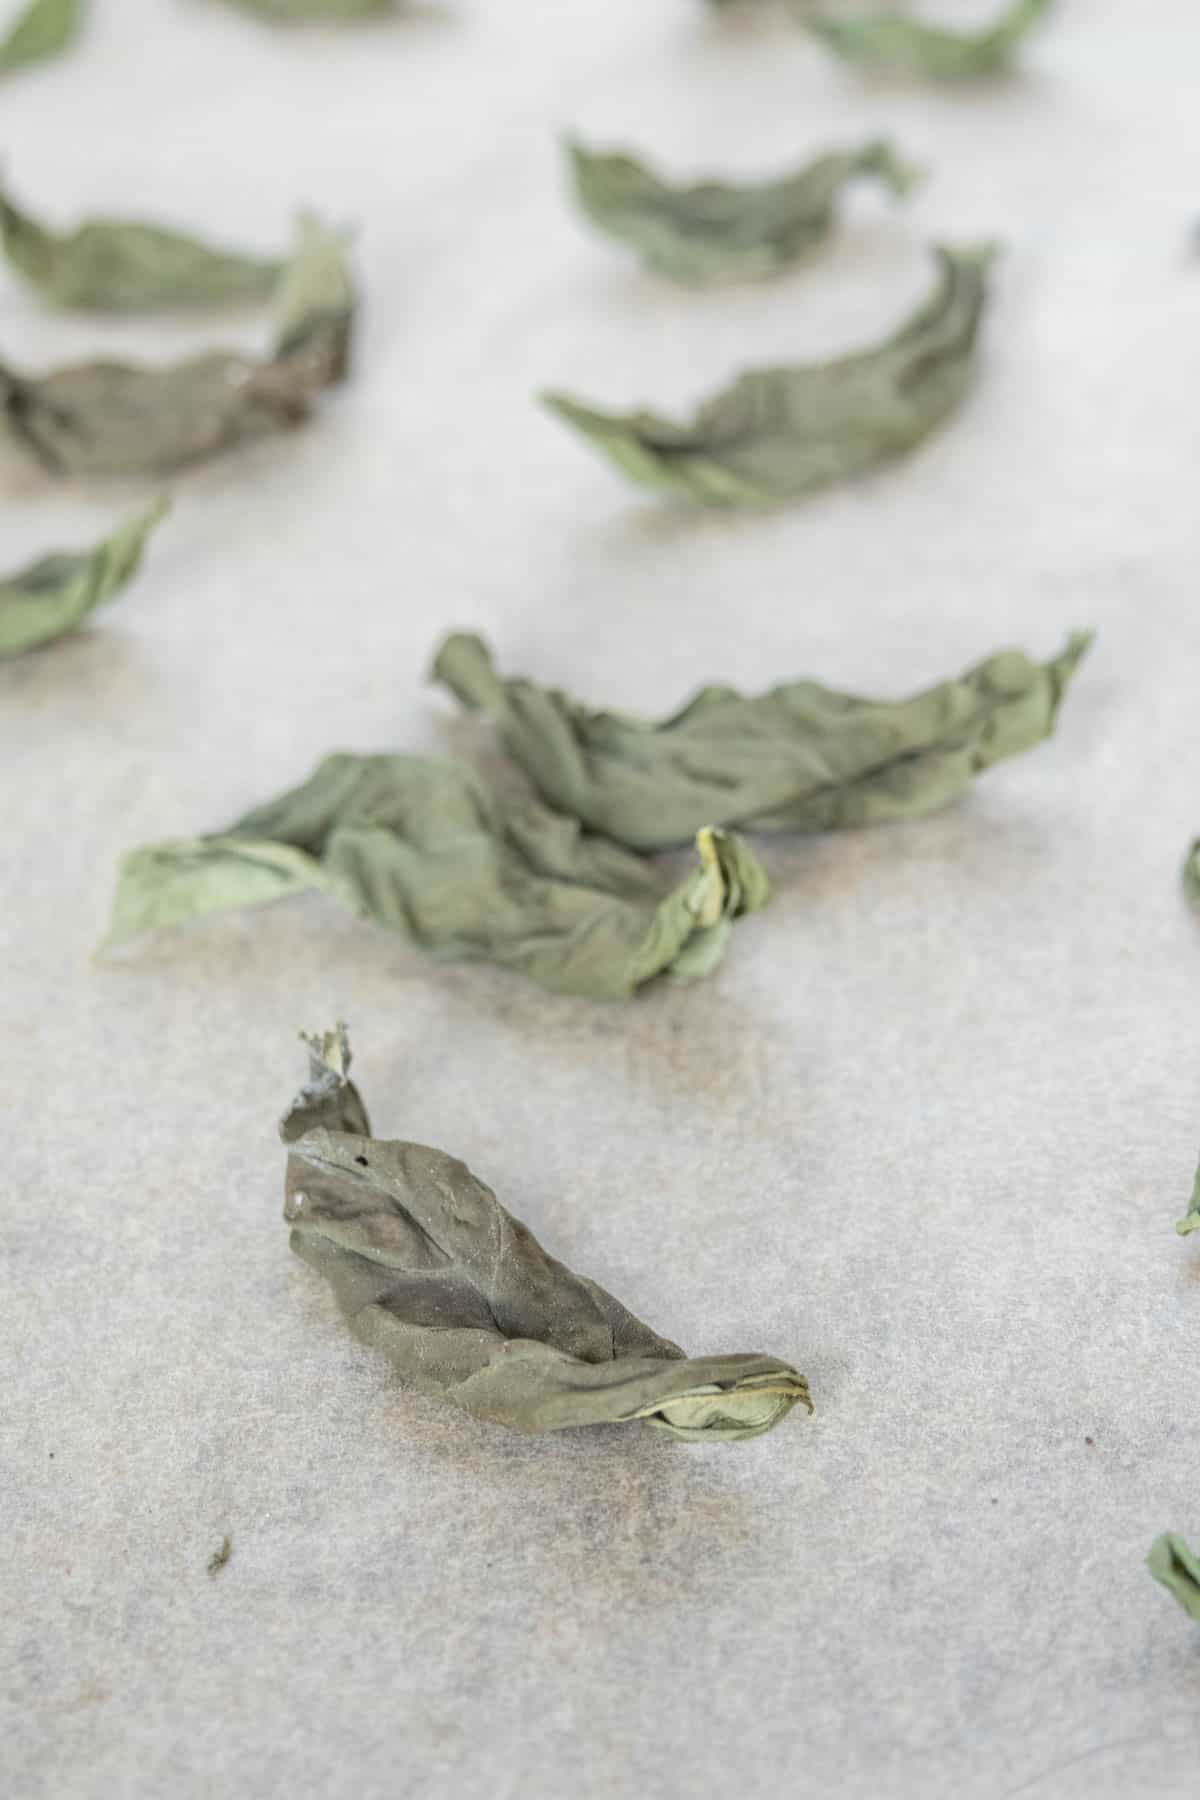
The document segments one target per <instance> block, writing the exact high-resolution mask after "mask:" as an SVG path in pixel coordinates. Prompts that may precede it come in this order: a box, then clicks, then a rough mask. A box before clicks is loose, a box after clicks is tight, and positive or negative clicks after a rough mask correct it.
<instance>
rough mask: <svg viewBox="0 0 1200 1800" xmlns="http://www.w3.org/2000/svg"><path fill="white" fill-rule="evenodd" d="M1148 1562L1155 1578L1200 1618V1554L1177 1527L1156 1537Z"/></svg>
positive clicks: (1148, 1566) (1188, 1610) (1195, 1616)
mask: <svg viewBox="0 0 1200 1800" xmlns="http://www.w3.org/2000/svg"><path fill="white" fill-rule="evenodd" d="M1146 1566H1147V1568H1148V1569H1149V1570H1150V1573H1151V1574H1152V1575H1153V1577H1154V1579H1155V1581H1159V1582H1161V1583H1162V1585H1163V1587H1165V1588H1166V1589H1167V1591H1168V1592H1169V1593H1172V1594H1174V1596H1175V1598H1176V1600H1178V1602H1179V1604H1180V1606H1182V1608H1183V1610H1184V1612H1185V1613H1187V1615H1188V1617H1189V1618H1192V1619H1197V1620H1200V1556H1197V1555H1196V1554H1195V1552H1194V1551H1192V1550H1189V1549H1188V1546H1187V1544H1186V1543H1185V1542H1184V1540H1183V1539H1182V1538H1181V1537H1177V1536H1176V1534H1175V1533H1174V1532H1173V1531H1164V1532H1163V1534H1162V1536H1161V1537H1159V1538H1155V1540H1154V1543H1153V1545H1152V1546H1151V1549H1150V1554H1149V1556H1148V1557H1147V1558H1146Z"/></svg>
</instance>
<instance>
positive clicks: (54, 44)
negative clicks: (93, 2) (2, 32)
mask: <svg viewBox="0 0 1200 1800" xmlns="http://www.w3.org/2000/svg"><path fill="white" fill-rule="evenodd" d="M82 24H83V0H30V4H29V5H28V6H27V7H26V8H25V10H24V12H23V13H21V14H20V15H19V16H18V18H17V20H16V22H15V24H14V25H13V27H12V29H11V30H10V31H9V33H8V35H7V36H6V37H4V38H0V75H6V74H7V73H8V72H9V70H10V69H22V68H24V67H25V65H26V64H27V63H35V62H42V61H44V60H45V59H46V58H47V57H51V56H57V55H58V53H59V52H60V50H65V49H66V48H67V46H68V45H69V44H71V43H73V42H74V40H75V38H77V37H78V35H79V29H80V26H81V25H82Z"/></svg>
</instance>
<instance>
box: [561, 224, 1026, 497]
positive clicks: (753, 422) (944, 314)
mask: <svg viewBox="0 0 1200 1800" xmlns="http://www.w3.org/2000/svg"><path fill="white" fill-rule="evenodd" d="M992 254H993V252H992V251H991V250H990V249H976V250H938V251H937V252H936V255H937V260H938V266H939V275H938V281H937V285H936V288H935V290H934V292H933V294H932V295H931V297H930V298H929V299H928V300H927V301H925V303H924V304H923V305H922V306H920V307H919V308H918V309H917V311H916V312H915V313H913V315H912V317H911V318H910V319H909V320H908V322H907V324H905V325H903V326H901V328H900V329H899V330H898V331H897V332H895V333H894V334H893V335H892V336H891V337H890V338H886V339H885V340H884V342H883V343H882V344H880V345H879V346H878V347H877V348H876V349H873V350H865V351H860V352H858V353H857V354H856V355H853V356H842V357H837V358H835V359H834V360H832V361H830V362H824V363H810V364H801V365H800V366H799V367H797V368H773V369H755V370H751V371H750V372H749V373H747V374H745V375H741V376H739V377H738V379H737V380H736V381H735V382H734V383H733V386H732V387H729V388H726V389H724V391H723V392H721V393H719V394H717V395H716V396H715V397H714V398H713V399H711V400H709V401H707V402H706V403H705V404H704V405H703V406H702V407H701V408H700V410H699V411H698V412H697V413H696V415H695V417H694V418H693V419H692V420H691V421H690V423H688V424H683V425H680V424H676V423H674V422H673V421H671V420H670V419H664V418H661V417H660V416H659V415H658V414H656V413H651V412H634V413H604V412H597V411H596V410H595V409H594V408H593V407H591V406H586V405H584V404H583V403H582V402H580V401H578V400H572V399H570V398H569V397H568V396H566V395H562V394H547V395H545V396H544V399H545V403H546V405H547V406H548V407H549V408H550V409H551V411H552V412H556V413H558V414H559V415H560V416H561V417H562V418H563V419H565V420H566V421H567V423H568V424H569V425H573V426H575V428H576V429H577V430H578V431H580V432H581V433H582V434H583V436H584V437H585V438H587V439H589V441H590V442H591V443H593V444H594V445H595V446H596V448H597V449H598V450H600V451H601V452H602V454H604V455H605V456H607V457H608V458H609V459H610V461H612V462H614V463H615V464H616V465H617V467H618V469H620V470H621V471H622V472H623V473H624V474H626V475H627V476H629V477H630V479H631V480H633V481H637V482H640V483H642V484H643V485H644V486H646V487H652V488H659V489H661V490H662V491H664V492H665V493H670V494H676V495H680V496H682V497H683V498H685V499H689V500H698V501H701V502H702V503H704V504H706V505H723V506H768V505H771V504H772V503H774V502H776V501H780V500H791V499H796V498H798V497H799V496H800V495H802V494H807V493H810V492H811V491H812V490H813V489H815V488H820V487H825V486H827V485H828V484H829V483H830V482H833V481H841V480H843V479H845V477H847V476H849V475H856V474H860V473H862V471H863V470H866V469H871V468H874V467H875V466H876V465H877V464H879V463H883V462H888V461H890V460H891V459H892V458H893V457H896V456H900V455H901V454H902V453H903V452H904V451H906V450H911V449H912V448H913V446H914V445H915V444H918V443H919V442H920V440H921V439H922V438H923V437H925V436H927V434H928V433H929V432H931V431H932V430H933V428H934V427H935V426H936V425H939V424H940V423H941V422H942V420H943V419H945V418H946V417H947V416H948V415H949V414H950V413H952V412H953V411H954V410H955V408H956V407H957V406H958V404H959V402H960V401H961V399H962V397H963V395H964V393H965V392H966V389H967V384H968V382H969V380H970V376H971V373H972V370H973V367H974V362H975V346H976V340H977V338H978V335H979V326H980V320H981V317H982V314H983V308H984V302H985V300H986V297H987V269H988V264H989V262H990V261H991V258H992Z"/></svg>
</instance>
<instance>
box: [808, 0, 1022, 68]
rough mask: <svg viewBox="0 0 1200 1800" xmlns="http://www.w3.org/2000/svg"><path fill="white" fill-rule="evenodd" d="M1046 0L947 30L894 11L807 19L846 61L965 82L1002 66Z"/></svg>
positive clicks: (1012, 8) (1007, 62) (1008, 59)
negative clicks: (981, 24)
mask: <svg viewBox="0 0 1200 1800" xmlns="http://www.w3.org/2000/svg"><path fill="white" fill-rule="evenodd" d="M1050 4H1051V0H1016V4H1015V5H1013V6H1010V7H1009V9H1008V11H1007V12H1006V13H1004V14H1003V15H1002V16H1001V17H1000V18H999V19H998V20H997V22H996V24H995V25H991V26H989V27H988V28H987V30H985V31H950V30H946V29H945V28H943V27H941V26H937V25H925V24H922V23H921V21H920V20H918V19H905V18H898V17H897V16H896V15H895V14H893V13H874V14H868V15H866V16H864V17H862V18H857V19H835V18H826V17H818V18H815V19H809V20H807V21H806V23H807V25H808V29H809V30H810V31H812V32H815V34H816V35H817V36H818V37H819V38H821V40H822V41H823V42H824V43H826V44H828V45H829V47H830V49H831V50H834V51H836V53H837V54H838V56H840V57H842V58H844V60H845V61H846V62H854V63H861V64H863V65H864V66H865V67H867V68H871V69H885V70H888V71H894V72H896V73H898V74H905V75H922V76H927V77H928V78H929V79H931V80H934V81H967V80H971V79H973V78H974V77H976V76H980V75H995V74H998V73H999V72H1000V71H1001V70H1003V69H1006V68H1007V67H1008V66H1009V64H1010V62H1011V61H1012V57H1013V52H1014V51H1015V50H1016V47H1017V45H1018V43H1019V42H1020V40H1021V39H1022V38H1023V37H1024V36H1025V33H1026V32H1027V31H1028V30H1029V29H1030V28H1031V26H1033V25H1035V24H1036V23H1037V21H1038V20H1039V19H1040V18H1041V17H1042V15H1043V14H1044V13H1046V12H1048V11H1049V10H1050Z"/></svg>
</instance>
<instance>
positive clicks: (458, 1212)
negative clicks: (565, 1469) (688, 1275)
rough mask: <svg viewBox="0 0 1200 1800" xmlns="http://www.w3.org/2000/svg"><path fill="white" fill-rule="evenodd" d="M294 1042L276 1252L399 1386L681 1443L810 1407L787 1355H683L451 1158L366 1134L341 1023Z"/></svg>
mask: <svg viewBox="0 0 1200 1800" xmlns="http://www.w3.org/2000/svg"><path fill="white" fill-rule="evenodd" d="M307 1041H308V1043H309V1048H310V1064H311V1073H310V1079H309V1082H308V1084H307V1086H306V1087H305V1089H304V1090H303V1092H302V1093H301V1095H300V1097H299V1099H298V1101H296V1102H295V1103H294V1104H293V1106H292V1108H291V1109H290V1110H289V1112H288V1113H287V1114H286V1115H285V1117H284V1119H283V1122H282V1124H281V1126H280V1135H281V1137H282V1138H283V1140H284V1142H285V1143H286V1144H287V1145H288V1149H289V1155H288V1162H287V1189H286V1200H285V1202H284V1218H285V1219H286V1220H287V1222H288V1223H289V1225H290V1226H291V1228H292V1234H291V1245H292V1249H293V1250H294V1251H295V1252H296V1254H297V1255H298V1256H301V1257H303V1258H304V1261H305V1262H307V1263H309V1264H311V1265H312V1267H313V1268H314V1269H316V1270H317V1271H318V1273H319V1274H321V1275H324V1276H325V1277H326V1279H327V1280H328V1281H329V1282H330V1283H331V1284H332V1286H333V1289H334V1292H335V1294H336V1296H337V1299H338V1302H339V1304H340V1306H341V1309H342V1312H343V1314H344V1316H345V1318H346V1322H347V1324H348V1325H349V1326H350V1328H351V1330H352V1331H353V1332H354V1334H355V1336H356V1337H358V1338H360V1339H361V1340H362V1342H363V1343H365V1344H369V1345H370V1346H371V1347H372V1348H374V1349H377V1350H382V1351H383V1352H384V1353H385V1354H386V1355H387V1356H388V1357H389V1358H390V1359H391V1361H392V1363H393V1364H394V1365H395V1367H396V1368H397V1370H398V1371H399V1372H400V1374H401V1375H402V1376H403V1377H404V1379H405V1380H406V1381H408V1382H409V1383H411V1385H412V1386H413V1387H415V1388H418V1389H419V1390H420V1391H421V1392H422V1393H426V1394H434V1395H437V1396H438V1397H439V1398H441V1399H445V1400H449V1401H451V1402H452V1403H453V1404H454V1405H455V1406H458V1407H461V1408H462V1410H463V1411H464V1412H467V1413H470V1414H471V1415H472V1417H474V1418H476V1419H481V1420H484V1421H486V1422H487V1423H489V1424H493V1425H506V1426H508V1427H509V1428H510V1429H511V1430H513V1431H525V1432H541V1431H561V1430H563V1429H564V1428H566V1427H567V1426H571V1425H619V1424H625V1423H627V1422H629V1421H631V1420H634V1419H644V1420H645V1421H646V1422H647V1423H648V1424H650V1425H653V1426H655V1427H657V1428H658V1429H659V1430H660V1431H665V1432H667V1433H668V1434H669V1435H670V1436H672V1437H676V1438H682V1439H684V1440H685V1441H689V1442H691V1441H703V1442H721V1441H726V1442H727V1441H729V1440H731V1439H737V1438H747V1437H757V1436H758V1435H759V1434H760V1433H761V1432H764V1431H769V1430H770V1429H771V1427H772V1426H773V1425H777V1424H778V1423H779V1421H780V1420H781V1419H783V1418H784V1417H785V1416H786V1414H787V1413H789V1412H790V1411H791V1409H792V1407H793V1406H795V1405H796V1404H797V1402H799V1403H800V1404H802V1405H804V1406H806V1407H807V1408H808V1410H809V1411H810V1412H811V1410H812V1402H811V1401H810V1399H809V1394H808V1383H807V1382H806V1381H805V1379H804V1377H803V1375H800V1374H798V1373H797V1371H796V1370H795V1369H793V1368H792V1367H791V1366H790V1364H788V1363H785V1362H780V1361H779V1360H778V1359H777V1358H776V1357H773V1356H761V1355H755V1354H751V1355H745V1354H743V1355H735V1356H703V1357H698V1358H696V1359H694V1360H689V1359H687V1358H685V1356H684V1354H683V1351H682V1350H680V1349H679V1347H678V1345H676V1344H673V1343H671V1342H670V1341H669V1340H668V1339H666V1338H662V1337H659V1335H658V1333H657V1332H655V1331H651V1329H650V1328H649V1326H647V1325H643V1324H642V1323H641V1321H640V1320H639V1319H635V1318H634V1316H633V1314H632V1313H630V1312H628V1311H626V1309H625V1307H623V1306H622V1305H621V1303H620V1302H619V1301H618V1300H614V1299H613V1297H612V1295H611V1294H608V1293H606V1292H605V1291H604V1289H603V1288H601V1287H598V1286H597V1285H596V1283H595V1282H594V1281H588V1280H586V1279H585V1278H584V1277H581V1276H579V1275H573V1274H572V1273H571V1271H570V1270H569V1269H567V1268H564V1266H563V1264H562V1263H560V1262H556V1261H555V1259H554V1258H553V1257H552V1256H548V1255H547V1254H546V1252H545V1251H544V1250H543V1249H542V1247H541V1245H540V1244H539V1243H538V1241H537V1239H536V1238H535V1237H534V1236H533V1233H532V1232H531V1231H530V1230H529V1229H528V1228H527V1227H526V1226H525V1225H523V1224H522V1223H521V1222H520V1220H519V1219H515V1218H514V1217H513V1216H512V1214H511V1213H509V1212H507V1211H506V1210H505V1208H504V1207H503V1206H501V1204H500V1202H499V1201H498V1200H497V1198H496V1196H495V1194H494V1193H493V1192H492V1190H491V1189H490V1188H488V1187H485V1186H484V1184H483V1182H481V1181H479V1180H477V1179H476V1177H475V1176H474V1175H472V1173H471V1171H470V1170H469V1169H468V1168H467V1166H466V1164H465V1163H462V1162H459V1161H458V1159H457V1158H456V1157H453V1156H447V1155H446V1154H445V1152H444V1151H441V1150H431V1149H429V1148H427V1147H426V1146H425V1145H424V1144H410V1143H404V1142H397V1141H394V1140H387V1139H381V1138H376V1137H372V1136H371V1135H370V1128H369V1125H368V1123H367V1116H366V1109H365V1108H364V1106H363V1103H362V1100H361V1098H360V1096H359V1094H358V1091H357V1089H356V1088H355V1087H354V1084H353V1083H352V1082H351V1081H349V1079H348V1078H347V1069H348V1066H349V1050H348V1046H347V1044H346V1039H345V1028H344V1027H339V1028H338V1031H337V1032H336V1033H327V1034H326V1035H325V1037H324V1038H323V1039H316V1038H311V1039H309V1040H307ZM331 1042H332V1044H333V1047H334V1056H333V1057H332V1058H331V1059H329V1060H326V1051H325V1046H326V1045H329V1044H330V1043H331ZM314 1093H319V1094H320V1095H321V1096H322V1098H321V1102H320V1108H319V1116H318V1114H317V1113H316V1112H315V1111H314V1106H313V1102H312V1098H311V1097H312V1095H313V1094H314Z"/></svg>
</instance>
